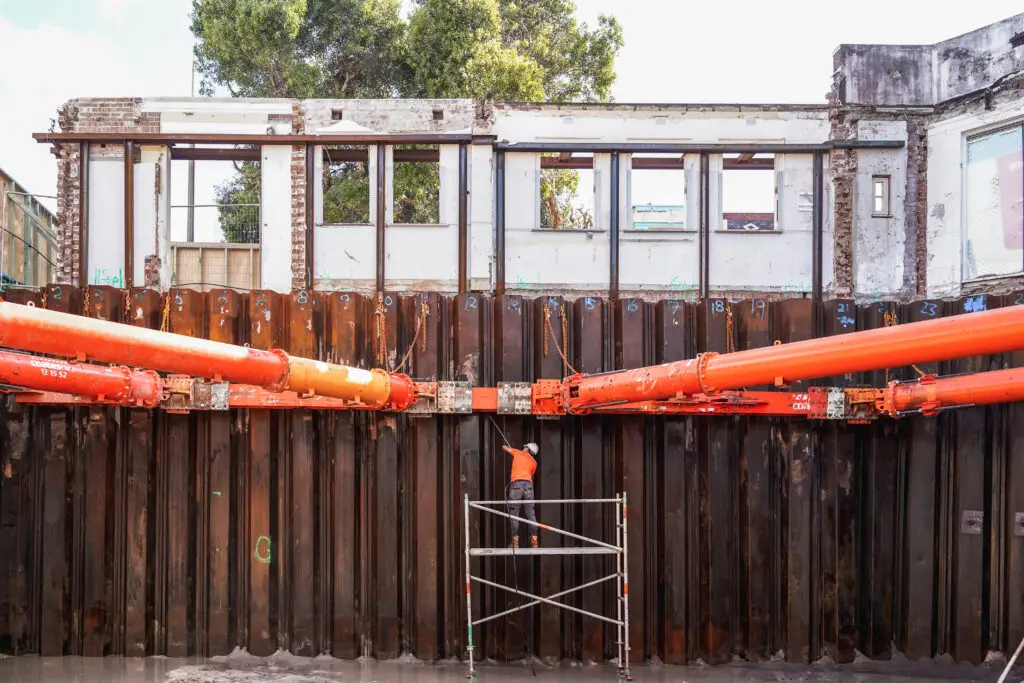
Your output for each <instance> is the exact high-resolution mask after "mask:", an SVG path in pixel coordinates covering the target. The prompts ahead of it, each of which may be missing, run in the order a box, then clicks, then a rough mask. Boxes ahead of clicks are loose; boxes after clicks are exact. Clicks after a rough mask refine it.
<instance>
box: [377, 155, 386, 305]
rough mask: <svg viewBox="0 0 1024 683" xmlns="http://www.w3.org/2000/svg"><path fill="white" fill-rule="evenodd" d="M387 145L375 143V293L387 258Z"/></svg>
mask: <svg viewBox="0 0 1024 683" xmlns="http://www.w3.org/2000/svg"><path fill="white" fill-rule="evenodd" d="M387 160H388V157H387V147H386V146H385V145H377V217H376V222H377V259H376V266H377V294H378V295H379V294H380V293H381V292H383V291H384V282H385V281H384V277H385V273H384V266H385V259H386V258H387V253H388V251H387V244H386V241H385V240H386V239H387V225H386V221H387V215H388V214H387V195H388V193H387V179H388V174H387Z"/></svg>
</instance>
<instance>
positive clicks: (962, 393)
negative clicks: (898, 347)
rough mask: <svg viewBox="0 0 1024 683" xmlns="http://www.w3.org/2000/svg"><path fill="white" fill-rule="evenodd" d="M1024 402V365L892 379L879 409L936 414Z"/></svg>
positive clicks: (894, 413) (895, 414) (888, 412)
mask: <svg viewBox="0 0 1024 683" xmlns="http://www.w3.org/2000/svg"><path fill="white" fill-rule="evenodd" d="M1015 401H1024V368H1010V369H1009V370H995V371H993V372H978V373H974V374H971V375H959V376H956V377H938V378H936V377H931V376H927V375H926V376H925V377H922V378H921V379H920V380H919V381H916V382H904V383H899V382H892V383H891V384H889V386H888V387H886V389H885V392H884V395H883V397H882V400H881V401H880V402H879V405H878V409H879V412H882V413H884V414H886V415H889V416H891V417H899V416H900V414H902V413H907V412H911V411H915V410H921V411H922V412H925V413H926V414H928V413H934V412H935V411H936V410H938V409H940V408H953V407H956V406H970V405H975V406H982V405H991V404H993V403H1013V402H1015Z"/></svg>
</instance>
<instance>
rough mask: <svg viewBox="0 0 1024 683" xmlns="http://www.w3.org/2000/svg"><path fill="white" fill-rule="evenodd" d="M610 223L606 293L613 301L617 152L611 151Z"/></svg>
mask: <svg viewBox="0 0 1024 683" xmlns="http://www.w3.org/2000/svg"><path fill="white" fill-rule="evenodd" d="M609 209H610V212H609V213H610V217H611V224H610V225H609V226H608V243H609V249H608V267H609V273H608V293H609V295H610V297H611V299H612V300H613V301H614V300H616V299H617V298H618V296H619V153H618V152H614V153H612V167H611V206H610V207H609Z"/></svg>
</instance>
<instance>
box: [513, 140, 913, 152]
mask: <svg viewBox="0 0 1024 683" xmlns="http://www.w3.org/2000/svg"><path fill="white" fill-rule="evenodd" d="M905 145H906V143H905V142H904V141H902V140H829V141H827V142H822V143H788V144H786V143H747V142H743V143H699V142H693V143H678V142H513V143H507V142H505V143H501V142H500V143H497V144H495V148H496V149H499V150H505V151H506V152H533V153H543V152H592V153H595V154H596V153H605V154H607V153H611V152H652V153H665V154H671V153H676V152H678V153H680V154H687V153H689V154H693V153H700V152H706V153H708V154H734V153H742V152H750V153H753V154H813V153H814V152H827V151H829V150H832V149H902V148H903V147H904V146H905Z"/></svg>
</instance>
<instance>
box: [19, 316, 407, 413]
mask: <svg viewBox="0 0 1024 683" xmlns="http://www.w3.org/2000/svg"><path fill="white" fill-rule="evenodd" d="M0 346H6V347H11V348H16V349H22V350H25V351H34V352H36V353H47V354H52V355H55V356H68V357H71V358H77V359H80V360H84V359H86V358H88V359H91V360H96V361H101V362H105V363H120V364H126V365H131V366H134V367H144V368H152V369H154V370H164V371H167V372H173V373H180V374H183V375H190V376H194V377H204V378H210V379H222V380H227V381H230V382H239V383H241V384H253V385H256V386H260V387H264V388H266V389H269V390H271V391H282V390H285V389H288V390H292V391H296V392H298V393H299V394H302V395H317V396H328V397H331V398H339V399H346V400H351V401H359V402H361V403H363V404H365V405H367V406H369V407H374V408H387V409H392V410H404V409H405V408H407V407H408V406H409V405H410V404H412V403H413V401H415V400H416V385H415V383H414V382H413V381H412V380H411V379H409V378H408V377H407V376H405V375H399V374H388V373H387V372H384V371H383V370H360V369H358V368H350V367H347V366H344V365H335V364H333V363H322V362H320V361H315V360H310V359H308V358H297V357H295V356H289V355H288V354H287V353H285V352H284V351H281V350H278V349H275V350H273V351H260V350H257V349H250V348H246V347H243V346H234V345H232V344H224V343H221V342H213V341H207V340H205V339H195V338H193V337H186V336H184V335H179V334H172V333H170V332H158V331H156V330H149V329H146V328H142V327H133V326H131V325H122V324H120V323H112V322H107V321H104V320H96V319H93V318H85V317H82V316H77V315H71V314H69V313H59V312H57V311H47V310H44V309H40V308H33V307H30V306H22V305H19V304H12V303H9V302H3V301H0Z"/></svg>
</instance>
